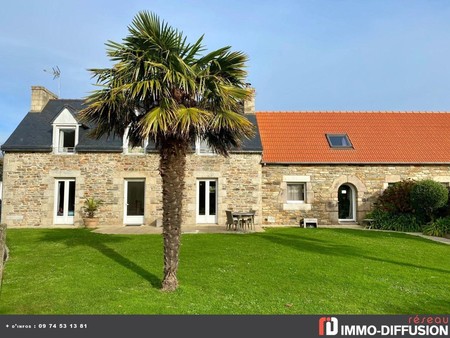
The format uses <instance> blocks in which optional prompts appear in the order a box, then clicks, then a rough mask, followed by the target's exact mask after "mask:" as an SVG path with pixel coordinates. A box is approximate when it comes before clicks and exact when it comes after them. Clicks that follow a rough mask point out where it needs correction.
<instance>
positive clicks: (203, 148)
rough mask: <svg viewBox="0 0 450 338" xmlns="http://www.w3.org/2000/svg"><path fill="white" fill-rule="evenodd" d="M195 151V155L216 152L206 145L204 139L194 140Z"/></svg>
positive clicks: (213, 153)
mask: <svg viewBox="0 0 450 338" xmlns="http://www.w3.org/2000/svg"><path fill="white" fill-rule="evenodd" d="M195 152H196V154H197V155H215V154H216V153H215V152H214V150H212V149H211V147H210V146H209V145H208V142H206V140H201V139H199V138H198V139H197V141H196V142H195Z"/></svg>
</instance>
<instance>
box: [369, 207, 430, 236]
mask: <svg viewBox="0 0 450 338" xmlns="http://www.w3.org/2000/svg"><path fill="white" fill-rule="evenodd" d="M371 217H372V218H373V220H374V222H373V228H374V229H381V230H393V231H405V232H417V231H422V224H421V222H420V221H418V220H417V218H416V216H415V215H414V214H412V213H405V214H393V213H390V212H387V211H384V210H380V209H375V210H374V211H373V212H372V213H371Z"/></svg>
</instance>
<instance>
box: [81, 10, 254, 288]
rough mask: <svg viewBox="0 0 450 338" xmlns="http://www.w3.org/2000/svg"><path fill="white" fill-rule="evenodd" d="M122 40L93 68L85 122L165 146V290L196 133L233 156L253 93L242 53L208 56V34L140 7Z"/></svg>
mask: <svg viewBox="0 0 450 338" xmlns="http://www.w3.org/2000/svg"><path fill="white" fill-rule="evenodd" d="M128 31H129V35H128V36H127V37H126V38H125V39H123V41H122V43H116V42H112V41H108V42H107V43H106V46H107V47H108V49H107V55H108V56H109V58H110V60H111V61H112V62H113V63H114V64H113V66H112V67H111V68H105V69H91V70H90V71H91V72H92V73H93V78H96V79H97V85H98V86H100V89H98V90H95V91H93V92H92V93H91V94H90V95H89V96H88V97H87V99H86V104H87V107H86V108H85V109H83V111H82V112H81V113H80V117H81V119H82V121H84V122H89V123H92V124H93V125H95V126H96V127H95V128H94V130H93V131H92V135H93V136H95V137H97V138H100V137H101V136H102V135H105V134H107V135H111V134H113V135H120V136H123V134H124V131H125V129H126V128H129V133H128V136H129V141H130V143H131V144H132V145H135V146H137V145H141V144H142V142H143V141H144V140H151V141H153V142H154V143H155V146H156V148H157V149H158V151H159V155H160V162H159V172H160V175H161V177H162V198H163V237H164V278H163V282H162V289H163V290H165V291H173V290H175V289H176V288H177V286H178V280H177V269H178V254H179V248H180V233H181V224H182V219H181V211H182V205H183V193H182V192H183V191H184V174H185V165H186V155H187V152H188V151H189V149H190V146H191V144H193V142H194V141H195V140H196V139H201V140H205V141H206V142H207V143H208V145H209V146H210V147H211V148H212V149H213V150H214V151H215V152H217V153H218V154H221V155H224V156H227V155H228V153H229V150H230V149H232V148H233V147H239V145H240V144H241V140H242V139H243V138H249V137H251V136H252V135H253V133H254V131H253V128H254V127H253V125H252V124H251V123H250V122H249V121H248V120H247V119H246V118H245V117H244V116H243V115H242V113H241V105H242V102H243V101H244V100H245V99H247V98H248V97H249V95H251V92H250V90H249V89H248V88H247V87H246V85H245V76H246V71H245V70H244V68H245V62H246V61H247V57H246V56H245V55H244V54H243V53H242V52H233V51H231V50H230V47H224V48H220V49H218V50H215V51H213V52H210V53H208V54H206V55H200V53H201V52H203V51H204V46H203V45H202V40H203V36H202V37H200V38H199V39H198V40H197V41H196V42H195V43H193V44H190V43H187V41H186V37H184V36H183V33H182V32H180V31H178V30H177V29H174V28H172V27H171V26H169V25H168V24H167V23H165V22H164V21H160V19H159V18H158V16H157V15H155V14H153V13H150V12H146V11H143V12H139V13H138V14H137V15H136V16H135V18H134V19H133V21H132V24H131V25H130V26H129V27H128Z"/></svg>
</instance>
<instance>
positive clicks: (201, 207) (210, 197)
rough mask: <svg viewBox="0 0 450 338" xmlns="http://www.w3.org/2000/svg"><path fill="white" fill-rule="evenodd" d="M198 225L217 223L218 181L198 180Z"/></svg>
mask: <svg viewBox="0 0 450 338" xmlns="http://www.w3.org/2000/svg"><path fill="white" fill-rule="evenodd" d="M197 223H211V224H215V223H217V180H213V179H201V180H197Z"/></svg>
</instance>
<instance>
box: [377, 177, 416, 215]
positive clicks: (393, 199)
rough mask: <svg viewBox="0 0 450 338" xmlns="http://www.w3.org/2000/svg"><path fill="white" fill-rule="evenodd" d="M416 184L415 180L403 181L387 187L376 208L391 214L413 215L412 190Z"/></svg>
mask: <svg viewBox="0 0 450 338" xmlns="http://www.w3.org/2000/svg"><path fill="white" fill-rule="evenodd" d="M415 184H416V182H415V181H413V180H403V181H400V182H397V183H395V184H394V185H391V186H389V187H387V189H386V190H385V191H383V193H382V194H381V196H379V197H378V200H377V202H376V208H377V209H380V210H383V211H387V212H389V213H393V214H398V213H412V212H413V207H412V205H411V190H412V188H413V186H414V185H415Z"/></svg>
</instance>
